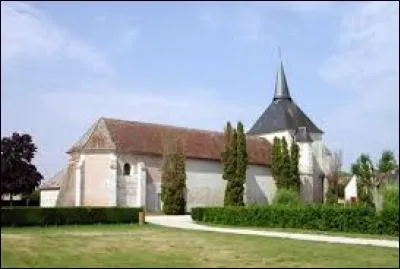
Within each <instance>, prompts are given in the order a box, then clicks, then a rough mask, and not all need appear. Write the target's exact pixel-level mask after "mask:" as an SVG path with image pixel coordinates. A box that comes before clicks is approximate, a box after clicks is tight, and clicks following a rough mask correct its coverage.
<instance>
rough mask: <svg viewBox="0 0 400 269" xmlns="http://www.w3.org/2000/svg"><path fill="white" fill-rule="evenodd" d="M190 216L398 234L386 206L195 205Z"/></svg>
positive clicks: (396, 219)
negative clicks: (380, 209)
mask: <svg viewBox="0 0 400 269" xmlns="http://www.w3.org/2000/svg"><path fill="white" fill-rule="evenodd" d="M192 219H193V220H194V221H200V222H208V223H214V224H223V225H239V226H256V227H269V228H297V229H312V230H319V231H342V232H353V233H371V234H394V235H398V234H399V232H398V226H399V216H398V213H397V211H395V210H394V209H387V210H383V211H382V212H381V213H380V214H377V213H376V211H375V210H374V209H373V208H371V207H360V206H346V207H345V206H343V205H308V206H296V207H288V206H282V205H272V206H249V207H196V208H192Z"/></svg>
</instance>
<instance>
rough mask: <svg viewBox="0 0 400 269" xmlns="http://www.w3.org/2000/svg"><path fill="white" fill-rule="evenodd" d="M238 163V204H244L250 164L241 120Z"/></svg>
mask: <svg viewBox="0 0 400 269" xmlns="http://www.w3.org/2000/svg"><path fill="white" fill-rule="evenodd" d="M236 157H237V163H236V177H235V183H236V185H237V188H238V192H239V194H238V197H237V204H238V205H244V202H243V193H244V184H245V183H246V170H247V164H248V157H247V149H246V134H245V133H244V127H243V124H242V123H241V122H240V121H239V122H238V125H237V156H236Z"/></svg>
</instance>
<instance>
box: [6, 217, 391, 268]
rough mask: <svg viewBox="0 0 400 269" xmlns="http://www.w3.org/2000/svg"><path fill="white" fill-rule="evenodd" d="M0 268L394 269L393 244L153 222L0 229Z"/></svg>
mask: <svg viewBox="0 0 400 269" xmlns="http://www.w3.org/2000/svg"><path fill="white" fill-rule="evenodd" d="M1 244H2V246H1V267H242V266H243V267H397V268H398V264H399V252H398V249H396V248H380V247H372V246H371V247H370V246H355V245H343V244H329V243H316V242H306V241H296V240H290V239H277V238H266V237H258V236H248V235H233V234H220V233H215V232H201V231H183V230H180V229H172V228H164V227H158V226H155V225H149V224H147V225H144V226H138V225H90V226H61V227H48V228H38V227H36V228H3V229H2V232H1Z"/></svg>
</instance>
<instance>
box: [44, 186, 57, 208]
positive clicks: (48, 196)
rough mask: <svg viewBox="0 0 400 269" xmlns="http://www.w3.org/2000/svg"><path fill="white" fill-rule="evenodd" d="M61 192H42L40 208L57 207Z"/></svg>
mask: <svg viewBox="0 0 400 269" xmlns="http://www.w3.org/2000/svg"><path fill="white" fill-rule="evenodd" d="M58 193H59V190H40V206H41V207H55V206H56V202H57V197H58Z"/></svg>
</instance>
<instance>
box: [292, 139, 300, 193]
mask: <svg viewBox="0 0 400 269" xmlns="http://www.w3.org/2000/svg"><path fill="white" fill-rule="evenodd" d="M299 159H300V148H299V145H298V144H297V143H296V141H293V143H292V145H291V146H290V183H289V185H290V186H289V187H290V188H292V189H293V190H295V191H296V192H298V193H300V173H299Z"/></svg>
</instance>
